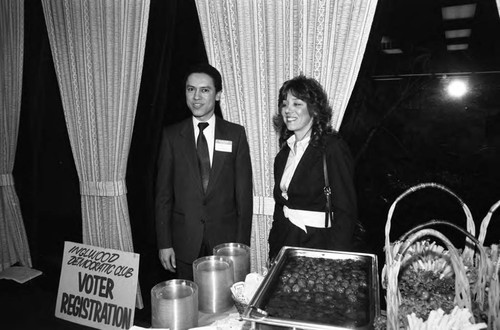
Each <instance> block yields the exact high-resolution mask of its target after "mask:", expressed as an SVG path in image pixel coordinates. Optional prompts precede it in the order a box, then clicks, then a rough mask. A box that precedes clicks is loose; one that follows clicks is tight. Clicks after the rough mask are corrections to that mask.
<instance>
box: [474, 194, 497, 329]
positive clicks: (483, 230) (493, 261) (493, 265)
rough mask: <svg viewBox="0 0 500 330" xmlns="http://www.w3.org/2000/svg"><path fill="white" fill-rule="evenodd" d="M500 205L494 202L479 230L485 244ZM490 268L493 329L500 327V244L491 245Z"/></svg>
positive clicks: (481, 241)
mask: <svg viewBox="0 0 500 330" xmlns="http://www.w3.org/2000/svg"><path fill="white" fill-rule="evenodd" d="M499 207H500V201H497V202H496V203H495V204H493V205H492V206H491V207H490V209H489V211H488V213H487V214H486V216H485V217H484V218H483V221H482V222H481V227H480V230H479V237H478V240H479V242H480V243H481V244H482V245H484V240H485V239H486V234H487V233H488V226H489V224H490V221H491V217H492V215H493V213H494V212H495V211H496V210H497V209H498V208H499ZM487 264H488V266H487V267H488V270H487V279H486V286H487V287H488V289H489V292H488V298H487V301H488V308H487V309H488V327H489V328H491V329H500V282H499V271H500V270H499V267H500V257H499V244H492V245H491V246H490V247H489V253H488V259H487Z"/></svg>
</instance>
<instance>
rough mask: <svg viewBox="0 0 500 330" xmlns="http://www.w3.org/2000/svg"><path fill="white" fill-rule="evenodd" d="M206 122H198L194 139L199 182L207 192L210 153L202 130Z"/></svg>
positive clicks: (205, 126)
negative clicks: (196, 136) (195, 138)
mask: <svg viewBox="0 0 500 330" xmlns="http://www.w3.org/2000/svg"><path fill="white" fill-rule="evenodd" d="M207 126H208V123H199V124H198V128H199V129H200V133H199V134H198V139H197V141H196V153H197V154H198V166H199V168H200V176H201V183H202V185H203V190H204V191H205V192H207V187H208V180H209V176H210V155H209V154H208V143H207V139H206V138H205V135H204V134H203V130H204V129H205V128H207Z"/></svg>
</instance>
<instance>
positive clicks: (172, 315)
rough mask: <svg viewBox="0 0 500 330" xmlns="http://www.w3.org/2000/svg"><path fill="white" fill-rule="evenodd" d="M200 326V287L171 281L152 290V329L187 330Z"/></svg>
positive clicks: (185, 282) (179, 281)
mask: <svg viewBox="0 0 500 330" xmlns="http://www.w3.org/2000/svg"><path fill="white" fill-rule="evenodd" d="M197 326H198V286H197V285H196V283H194V282H192V281H188V280H170V281H165V282H161V283H158V284H157V285H155V286H154V287H153V288H152V289H151V327H152V328H164V329H171V330H187V329H190V328H195V327H197Z"/></svg>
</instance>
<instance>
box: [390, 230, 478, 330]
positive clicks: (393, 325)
mask: <svg viewBox="0 0 500 330" xmlns="http://www.w3.org/2000/svg"><path fill="white" fill-rule="evenodd" d="M424 236H425V237H429V236H434V237H436V238H438V239H440V240H441V242H443V243H444V244H445V246H446V248H447V250H448V251H449V254H450V261H451V264H452V266H453V271H454V274H455V304H456V305H457V306H459V307H465V308H468V309H469V310H472V306H471V292H470V286H469V280H468V278H467V275H466V270H465V266H464V264H463V261H462V258H461V256H460V255H459V252H458V250H457V249H456V248H455V247H454V246H453V244H452V243H451V242H450V241H449V240H448V238H446V236H444V235H443V234H442V233H440V232H438V231H437V230H434V229H429V228H427V229H421V230H419V231H417V232H416V233H413V234H411V235H410V236H409V237H408V239H407V240H405V241H399V240H398V241H396V242H395V243H394V244H393V245H392V246H391V250H392V253H394V255H395V256H394V258H393V259H391V260H387V263H386V267H387V268H386V276H387V297H386V300H387V329H388V330H396V329H399V327H400V324H399V315H398V312H399V305H400V301H401V294H400V292H399V290H398V275H399V270H400V269H401V265H402V259H403V256H404V255H405V253H406V252H407V250H408V248H409V247H410V246H411V245H412V244H413V243H415V242H416V241H418V240H419V239H421V238H422V237H424Z"/></svg>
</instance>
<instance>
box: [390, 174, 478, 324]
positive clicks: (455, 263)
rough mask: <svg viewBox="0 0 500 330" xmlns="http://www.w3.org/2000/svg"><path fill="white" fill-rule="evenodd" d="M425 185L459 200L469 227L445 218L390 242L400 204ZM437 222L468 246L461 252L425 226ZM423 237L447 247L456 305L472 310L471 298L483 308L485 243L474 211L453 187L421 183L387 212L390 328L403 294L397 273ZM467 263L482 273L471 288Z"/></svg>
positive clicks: (445, 238) (395, 322) (401, 196)
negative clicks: (477, 230) (456, 233)
mask: <svg viewBox="0 0 500 330" xmlns="http://www.w3.org/2000/svg"><path fill="white" fill-rule="evenodd" d="M424 188H437V189H440V190H442V191H444V192H447V193H448V194H450V195H451V196H453V197H454V198H455V199H456V200H457V201H458V202H459V204H460V206H461V207H462V209H463V211H464V213H465V218H466V228H467V230H464V229H462V228H461V227H459V226H457V225H454V224H452V223H449V222H446V221H441V220H434V221H430V222H427V223H425V224H422V225H419V226H417V227H415V228H414V229H412V230H410V232H408V233H406V234H405V235H403V236H402V237H401V238H400V239H399V240H397V241H395V242H394V243H392V244H391V242H390V236H389V234H390V229H391V218H392V216H393V214H394V210H395V207H396V205H397V203H398V202H399V201H401V200H402V199H403V198H404V197H406V196H408V195H409V194H411V193H413V192H415V191H417V190H420V189H424ZM437 224H449V225H451V226H453V227H455V228H456V229H458V230H460V231H461V232H462V233H464V234H465V236H466V239H465V247H464V249H463V252H462V253H461V254H460V253H459V252H458V250H457V249H456V248H455V247H454V246H453V244H452V243H451V242H450V241H449V240H448V238H447V237H446V236H444V235H443V234H441V233H440V232H438V231H436V230H434V229H425V227H428V226H433V225H437ZM424 236H434V237H437V238H439V240H440V241H441V242H443V243H444V244H445V246H446V250H445V249H444V248H443V249H442V250H443V251H446V255H447V258H448V259H447V262H448V263H449V265H448V266H449V267H452V268H453V272H454V273H455V301H454V303H455V305H457V306H461V307H466V308H468V309H469V310H471V311H472V308H471V301H472V300H474V301H475V302H477V303H478V305H479V308H480V309H481V310H483V305H484V297H485V282H486V260H485V259H486V252H485V250H484V248H483V247H482V245H481V244H480V243H479V242H478V240H477V239H476V238H475V224H474V220H473V218H472V213H471V212H470V209H469V208H468V207H467V205H466V204H465V203H464V202H463V201H462V200H461V199H460V198H459V197H458V196H457V195H456V194H455V193H454V192H452V191H451V190H450V189H448V188H446V187H445V186H443V185H440V184H437V183H432V182H431V183H422V184H419V185H416V186H414V187H411V188H409V189H408V190H406V191H405V192H404V193H403V194H401V195H400V196H399V197H398V198H397V199H396V200H395V201H394V202H393V204H392V205H391V207H390V209H389V212H388V217H387V222H386V226H385V255H386V264H385V265H384V269H383V271H382V276H383V278H385V279H386V280H387V328H388V329H398V328H399V318H398V309H399V304H400V300H401V295H400V292H399V290H398V274H399V271H400V268H401V267H402V266H403V261H406V260H404V259H405V257H406V254H407V253H408V251H409V249H410V250H411V247H412V246H413V245H414V244H416V242H418V241H419V240H422V238H423V237H424ZM474 245H475V246H476V247H477V251H478V252H477V253H476V252H475V249H474ZM464 264H467V265H473V266H474V267H477V268H478V271H476V273H477V274H479V276H478V279H477V280H474V281H473V284H472V290H471V285H470V284H469V279H468V277H467V274H468V273H467V271H466V268H465V266H464ZM383 283H384V281H383Z"/></svg>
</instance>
